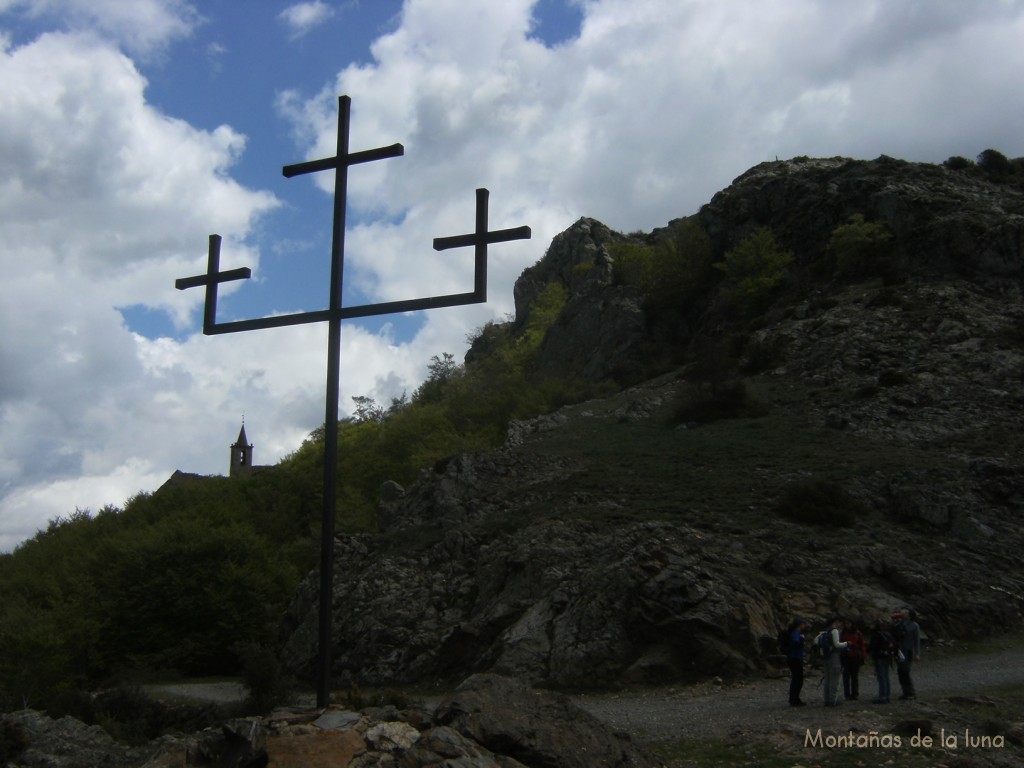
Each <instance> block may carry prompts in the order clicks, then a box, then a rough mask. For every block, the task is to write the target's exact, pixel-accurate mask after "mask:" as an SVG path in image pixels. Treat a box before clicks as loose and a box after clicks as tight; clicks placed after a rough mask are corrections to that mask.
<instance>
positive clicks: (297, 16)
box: [278, 0, 334, 40]
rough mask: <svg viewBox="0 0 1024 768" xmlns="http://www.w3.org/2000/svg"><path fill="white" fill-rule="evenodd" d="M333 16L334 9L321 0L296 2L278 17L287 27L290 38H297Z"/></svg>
mask: <svg viewBox="0 0 1024 768" xmlns="http://www.w3.org/2000/svg"><path fill="white" fill-rule="evenodd" d="M332 16H334V9H333V8H332V7H331V6H330V5H328V4H327V3H325V2H323V1H322V0H313V2H309V3H297V4H295V5H291V6H289V7H287V8H285V9H284V10H283V11H281V13H280V14H279V15H278V18H279V19H281V21H282V22H284V24H285V25H286V26H287V27H288V29H289V31H290V35H291V38H292V39H293V40H294V39H297V38H300V37H303V36H304V35H306V34H308V33H309V32H310V31H311V30H313V29H314V28H316V27H319V26H320V25H321V24H323V23H324V22H326V21H327V20H328V19H330V18H331V17H332Z"/></svg>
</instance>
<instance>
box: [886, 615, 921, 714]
mask: <svg viewBox="0 0 1024 768" xmlns="http://www.w3.org/2000/svg"><path fill="white" fill-rule="evenodd" d="M916 618H917V614H915V613H914V612H913V611H911V610H909V609H907V611H906V612H904V611H896V612H894V613H893V615H892V620H893V632H892V634H893V637H894V638H895V639H896V645H897V649H898V651H899V653H898V654H897V661H896V676H897V677H898V678H899V681H900V688H902V689H903V693H902V695H901V696H900V698H901V699H916V698H917V690H916V689H915V688H914V680H913V678H911V676H910V668H911V665H912V664H913V662H914V659H916V658H918V657H919V656H920V655H921V627H920V625H919V624H918V623H917V621H916Z"/></svg>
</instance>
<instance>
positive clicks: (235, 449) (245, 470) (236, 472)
mask: <svg viewBox="0 0 1024 768" xmlns="http://www.w3.org/2000/svg"><path fill="white" fill-rule="evenodd" d="M251 473H252V445H251V444H250V443H249V441H248V439H247V438H246V436H245V421H243V422H242V429H241V430H239V432H238V439H237V440H236V441H235V444H234V445H232V446H231V470H230V471H229V472H228V476H229V477H244V476H246V475H249V474H251Z"/></svg>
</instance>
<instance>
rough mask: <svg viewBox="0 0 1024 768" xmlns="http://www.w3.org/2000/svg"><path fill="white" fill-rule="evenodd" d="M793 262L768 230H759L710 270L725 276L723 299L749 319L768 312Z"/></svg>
mask: <svg viewBox="0 0 1024 768" xmlns="http://www.w3.org/2000/svg"><path fill="white" fill-rule="evenodd" d="M792 262H793V252H792V251H787V250H784V249H783V248H782V246H781V244H780V243H779V241H778V240H777V239H776V238H775V235H774V234H773V233H772V231H771V230H770V229H769V228H768V227H761V228H760V229H758V230H756V231H755V232H754V234H752V235H751V236H750V237H748V238H747V239H745V240H743V241H742V242H741V243H740V244H739V245H737V246H736V247H735V248H733V249H732V250H731V251H728V252H726V254H725V257H724V259H723V260H722V261H720V262H716V263H715V264H714V265H713V266H714V267H715V269H718V270H719V271H721V272H723V273H724V274H725V282H724V283H723V285H722V296H723V298H725V299H726V301H728V302H729V303H730V304H732V305H733V306H734V307H735V308H737V309H738V310H739V311H740V312H742V313H743V314H745V315H748V316H749V315H754V314H758V313H760V312H762V311H764V310H765V309H766V308H767V306H768V304H769V303H770V301H771V299H772V296H773V294H774V293H775V290H776V288H778V286H779V285H780V284H781V283H782V281H783V279H784V278H785V277H786V271H787V269H788V268H789V265H790V264H791V263H792Z"/></svg>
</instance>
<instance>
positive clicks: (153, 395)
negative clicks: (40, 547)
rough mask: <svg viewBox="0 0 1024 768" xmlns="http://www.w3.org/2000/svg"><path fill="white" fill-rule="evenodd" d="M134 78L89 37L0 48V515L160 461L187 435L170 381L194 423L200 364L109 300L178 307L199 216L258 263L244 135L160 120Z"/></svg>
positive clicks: (256, 204)
mask: <svg viewBox="0 0 1024 768" xmlns="http://www.w3.org/2000/svg"><path fill="white" fill-rule="evenodd" d="M144 89H145V81H144V80H143V78H142V77H141V76H140V74H139V73H138V71H137V70H136V69H135V67H134V65H133V64H132V62H131V61H130V60H129V59H127V58H126V57H124V56H123V55H121V54H120V53H118V52H117V51H115V50H113V49H111V48H110V47H108V46H107V45H105V44H103V43H100V42H98V41H97V40H96V38H94V37H87V36H80V35H69V34H47V35H43V36H42V37H40V38H39V39H37V40H36V41H35V42H33V43H31V44H28V45H25V46H23V47H20V48H15V49H9V50H7V51H5V52H4V53H3V54H0V111H2V112H3V114H4V116H5V118H4V121H3V125H2V127H0V169H2V180H0V240H2V242H3V243H4V248H3V249H2V251H0V271H2V273H3V274H4V280H3V281H2V283H0V326H2V327H3V328H4V333H3V335H2V338H0V366H2V371H3V373H2V376H0V433H2V434H3V435H4V439H3V441H2V444H0V497H2V498H0V511H2V517H3V519H4V525H5V526H9V525H10V522H9V518H10V517H11V516H13V517H14V518H17V519H20V518H21V517H22V516H23V515H25V514H29V513H32V514H33V515H34V517H35V519H36V520H40V519H41V520H45V519H46V518H47V517H54V516H56V515H57V514H66V513H67V512H69V511H70V510H69V509H68V504H67V496H66V495H65V492H66V491H68V490H70V489H72V488H76V489H80V491H81V494H80V495H77V496H75V498H81V499H89V500H92V499H94V498H95V497H96V494H97V493H98V492H99V491H100V490H104V489H115V488H122V487H129V486H133V485H134V486H136V487H131V488H130V490H129V493H134V492H135V491H137V490H139V489H140V488H142V487H146V486H147V485H148V486H151V485H152V484H151V482H150V481H151V480H152V474H153V472H154V471H156V472H157V473H158V474H159V471H157V470H155V469H154V468H155V467H160V468H163V469H166V467H167V466H169V465H171V466H173V465H172V464H170V462H172V461H174V451H173V448H174V447H175V446H177V447H178V448H179V451H180V446H181V445H182V444H183V443H182V437H181V435H180V434H177V435H170V434H168V433H167V430H168V429H178V427H176V426H175V425H174V424H170V423H168V422H166V416H167V413H168V412H169V411H168V407H167V405H166V403H167V401H168V399H170V400H173V398H174V397H175V396H176V395H177V394H178V393H181V395H182V396H183V397H184V398H186V399H187V400H189V401H190V405H189V408H190V409H191V411H189V412H188V413H190V414H191V416H192V419H191V421H192V422H193V423H197V422H198V423H201V422H202V421H203V418H204V417H203V400H204V397H203V394H202V393H201V392H198V391H197V390H196V389H195V387H194V381H195V376H196V374H195V373H194V372H191V371H188V370H187V369H182V368H180V367H179V368H171V369H170V370H158V369H155V368H154V367H153V366H152V365H151V364H149V361H150V360H151V359H152V355H150V356H149V357H148V358H147V357H146V356H144V355H142V354H141V352H142V351H144V350H140V349H139V348H138V347H139V346H140V344H139V342H138V340H137V339H136V338H135V337H133V335H132V334H131V333H130V332H129V331H128V329H127V328H126V327H125V325H124V323H123V321H122V319H121V316H120V314H119V313H118V312H117V311H116V309H115V307H117V306H122V305H127V304H142V305H148V306H151V307H163V308H165V309H167V310H168V311H170V312H171V313H172V314H174V315H175V316H176V317H177V318H178V319H179V321H180V322H182V323H184V322H186V321H188V322H189V323H191V322H192V320H191V318H190V317H189V315H190V312H191V310H192V309H193V308H194V307H195V306H196V305H197V303H198V302H201V301H202V295H201V292H192V293H179V292H176V291H172V290H170V287H171V286H172V285H173V281H174V279H175V278H177V277H182V276H184V275H187V274H194V273H196V272H199V271H202V270H203V269H205V253H203V252H202V250H201V248H202V244H203V243H205V241H206V235H207V233H208V232H210V231H211V230H213V229H214V226H213V222H214V221H216V225H217V227H218V228H220V229H221V230H222V231H223V232H224V234H225V236H226V237H227V238H228V240H229V242H231V243H233V244H235V247H234V249H233V250H234V251H235V252H236V254H237V253H238V252H241V253H243V254H246V256H247V257H248V260H249V261H251V262H252V263H258V254H257V253H255V252H251V250H249V249H246V247H245V246H244V242H243V241H244V238H245V237H246V236H247V234H248V233H249V231H250V229H251V227H252V225H253V222H254V221H255V220H256V219H257V217H259V216H260V215H262V214H263V213H265V212H266V211H268V210H270V209H271V208H273V207H274V206H275V205H276V204H277V203H276V200H275V199H274V198H273V197H272V196H271V195H269V194H267V193H265V192H256V191H252V190H248V189H245V188H243V187H242V186H241V185H239V184H238V183H237V182H234V181H233V180H232V179H231V178H230V177H229V176H228V175H227V173H228V171H229V169H230V168H231V166H232V164H233V163H234V162H235V161H236V160H237V158H238V156H239V154H240V153H241V151H242V149H243V147H244V137H242V136H240V135H238V134H237V133H236V132H234V131H233V130H232V129H230V128H228V127H226V126H222V127H220V128H217V129H216V130H214V131H210V132H206V131H199V130H196V129H194V128H192V127H190V126H188V125H187V124H185V123H184V122H182V121H180V120H176V119H173V118H169V117H167V116H165V115H163V114H161V113H159V112H157V111H156V110H154V109H153V108H152V107H150V106H148V105H147V104H146V102H145V98H144ZM228 266H230V265H228V264H225V267H228ZM195 294H198V295H195ZM190 387H191V389H190ZM234 420H235V416H234V414H232V418H231V421H234ZM200 431H202V430H200ZM133 457H146V458H145V460H142V459H135V458H133ZM178 457H179V458H180V452H179V453H178ZM58 500H61V501H63V502H64V504H63V506H62V507H60V508H57V509H54V508H52V507H49V506H48V505H49V504H51V503H56V502H57V501H58ZM122 500H123V497H113V498H108V499H107V501H109V502H112V503H119V502H120V501H122ZM86 503H89V502H86ZM83 505H85V504H83ZM29 532H30V531H29ZM22 535H24V531H22ZM0 544H2V542H0Z"/></svg>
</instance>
